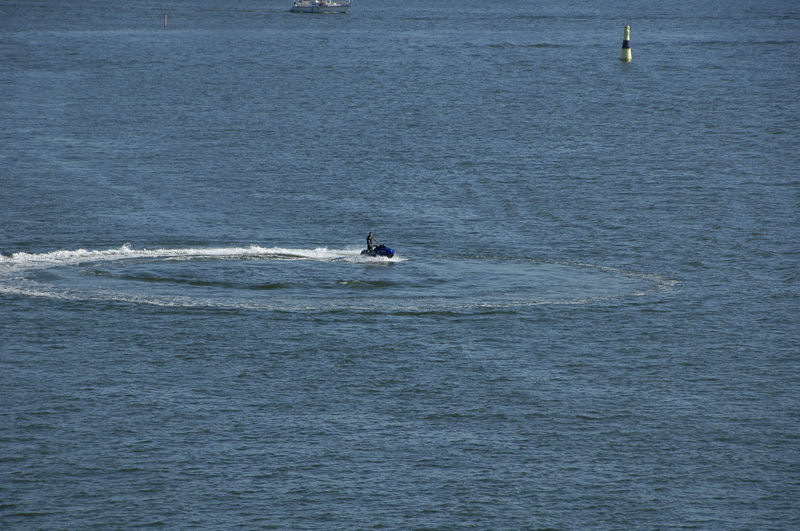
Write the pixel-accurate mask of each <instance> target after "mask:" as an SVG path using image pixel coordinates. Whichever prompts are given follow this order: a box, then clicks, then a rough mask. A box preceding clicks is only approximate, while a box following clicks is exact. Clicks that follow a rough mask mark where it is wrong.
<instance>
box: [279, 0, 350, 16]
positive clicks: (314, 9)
mask: <svg viewBox="0 0 800 531" xmlns="http://www.w3.org/2000/svg"><path fill="white" fill-rule="evenodd" d="M352 3H353V1H352V0H348V1H347V3H344V2H334V1H327V2H326V1H325V0H297V1H296V2H295V3H294V5H293V6H292V8H291V9H290V10H289V11H291V12H292V13H347V10H348V9H350V5H351V4H352Z"/></svg>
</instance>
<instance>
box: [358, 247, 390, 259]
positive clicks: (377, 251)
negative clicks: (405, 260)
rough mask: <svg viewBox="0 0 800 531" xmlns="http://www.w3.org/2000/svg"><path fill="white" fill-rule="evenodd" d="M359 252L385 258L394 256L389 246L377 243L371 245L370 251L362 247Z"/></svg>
mask: <svg viewBox="0 0 800 531" xmlns="http://www.w3.org/2000/svg"><path fill="white" fill-rule="evenodd" d="M361 254H366V255H369V256H385V257H386V258H391V257H393V256H394V249H392V248H391V247H386V246H385V245H379V246H377V247H373V248H372V250H371V251H370V250H369V249H364V250H363V251H361Z"/></svg>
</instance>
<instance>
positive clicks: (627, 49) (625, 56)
mask: <svg viewBox="0 0 800 531" xmlns="http://www.w3.org/2000/svg"><path fill="white" fill-rule="evenodd" d="M619 60H620V61H625V62H627V61H630V60H631V27H630V26H625V31H624V32H623V33H622V53H621V54H619Z"/></svg>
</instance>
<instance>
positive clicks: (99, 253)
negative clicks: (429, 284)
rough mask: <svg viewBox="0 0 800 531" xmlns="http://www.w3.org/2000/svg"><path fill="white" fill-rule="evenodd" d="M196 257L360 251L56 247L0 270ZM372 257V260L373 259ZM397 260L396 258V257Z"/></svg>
mask: <svg viewBox="0 0 800 531" xmlns="http://www.w3.org/2000/svg"><path fill="white" fill-rule="evenodd" d="M195 258H206V259H208V258H217V259H236V258H263V259H273V260H274V259H278V260H315V261H323V262H326V261H331V260H341V259H352V260H355V261H361V257H360V250H351V249H328V248H327V247H318V248H316V249H289V248H284V247H260V246H258V245H251V246H250V247H218V248H186V249H132V248H131V247H130V245H127V244H126V245H123V246H122V247H119V248H116V249H106V250H86V249H77V250H73V251H67V250H59V251H52V252H49V253H41V254H30V253H24V252H20V253H15V254H12V255H11V256H10V257H8V256H2V255H0V270H4V272H6V273H8V272H14V271H21V270H27V269H47V268H51V267H59V266H70V265H76V264H81V263H84V262H113V261H119V260H131V259H149V260H191V259H195ZM372 260H375V259H374V258H372ZM395 261H397V260H395Z"/></svg>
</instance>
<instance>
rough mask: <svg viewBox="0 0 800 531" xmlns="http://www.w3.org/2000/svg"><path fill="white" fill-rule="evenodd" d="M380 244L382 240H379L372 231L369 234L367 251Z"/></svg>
mask: <svg viewBox="0 0 800 531" xmlns="http://www.w3.org/2000/svg"><path fill="white" fill-rule="evenodd" d="M380 244H381V242H379V241H378V239H377V238H375V237H374V236H373V235H372V233H371V232H370V233H369V234H368V235H367V251H370V252H371V251H372V249H373V246H374V245H380Z"/></svg>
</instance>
